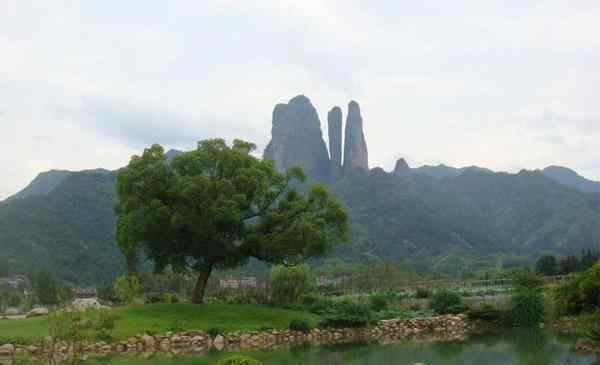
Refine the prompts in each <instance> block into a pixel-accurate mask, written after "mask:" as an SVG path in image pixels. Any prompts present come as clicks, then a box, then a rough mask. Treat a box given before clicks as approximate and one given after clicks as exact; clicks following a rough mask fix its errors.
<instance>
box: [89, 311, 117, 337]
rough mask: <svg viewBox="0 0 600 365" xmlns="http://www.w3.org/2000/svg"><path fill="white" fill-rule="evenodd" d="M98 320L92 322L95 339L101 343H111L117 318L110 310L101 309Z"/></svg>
mask: <svg viewBox="0 0 600 365" xmlns="http://www.w3.org/2000/svg"><path fill="white" fill-rule="evenodd" d="M97 313H98V314H97V318H96V319H95V320H94V321H93V322H92V327H93V330H94V337H95V338H96V339H97V340H99V341H111V340H112V339H113V336H112V331H113V330H114V329H115V322H116V320H117V316H116V315H115V314H114V313H112V312H111V311H110V310H109V309H99V310H98V312H97Z"/></svg>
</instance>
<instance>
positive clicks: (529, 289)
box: [509, 270, 546, 327]
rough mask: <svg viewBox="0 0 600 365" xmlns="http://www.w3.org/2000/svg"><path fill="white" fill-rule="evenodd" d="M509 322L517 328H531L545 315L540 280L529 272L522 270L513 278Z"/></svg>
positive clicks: (541, 281) (541, 282) (542, 282)
mask: <svg viewBox="0 0 600 365" xmlns="http://www.w3.org/2000/svg"><path fill="white" fill-rule="evenodd" d="M513 282H514V291H513V294H512V297H511V303H512V308H511V310H510V315H509V318H510V321H511V322H512V324H513V325H514V326H517V327H531V326H535V325H537V324H538V323H541V322H543V320H544V316H545V313H546V309H545V304H544V293H543V284H544V281H543V280H542V278H540V277H539V276H537V275H536V274H535V273H533V272H531V271H529V270H522V271H519V272H517V273H516V274H515V277H514V278H513Z"/></svg>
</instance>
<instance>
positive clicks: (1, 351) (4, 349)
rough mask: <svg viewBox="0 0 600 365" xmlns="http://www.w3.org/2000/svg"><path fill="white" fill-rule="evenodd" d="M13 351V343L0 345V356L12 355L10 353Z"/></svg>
mask: <svg viewBox="0 0 600 365" xmlns="http://www.w3.org/2000/svg"><path fill="white" fill-rule="evenodd" d="M14 352H15V345H12V344H10V343H9V344H6V345H2V346H0V356H12V354H13V353H14Z"/></svg>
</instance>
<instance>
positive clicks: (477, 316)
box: [467, 304, 505, 322]
mask: <svg viewBox="0 0 600 365" xmlns="http://www.w3.org/2000/svg"><path fill="white" fill-rule="evenodd" d="M467 315H468V316H469V318H470V319H472V320H476V321H484V322H501V321H503V320H504V318H505V315H504V312H502V311H501V310H498V309H496V308H495V307H494V306H492V305H489V304H485V305H483V306H481V308H479V309H472V310H469V311H468V312H467Z"/></svg>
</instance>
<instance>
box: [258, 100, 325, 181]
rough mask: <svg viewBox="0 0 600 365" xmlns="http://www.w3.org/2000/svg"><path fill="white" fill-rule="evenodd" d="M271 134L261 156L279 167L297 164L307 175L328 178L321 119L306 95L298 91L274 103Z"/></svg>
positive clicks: (320, 179)
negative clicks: (283, 101) (287, 98)
mask: <svg viewBox="0 0 600 365" xmlns="http://www.w3.org/2000/svg"><path fill="white" fill-rule="evenodd" d="M271 134H272V138H271V141H270V142H269V144H268V145H267V147H266V148H265V151H264V158H265V159H268V160H272V161H274V162H275V166H276V167H277V168H278V169H279V170H286V169H287V168H289V167H290V166H295V165H299V166H302V167H303V168H304V171H305V173H306V175H307V176H308V177H309V178H311V179H315V180H318V181H326V180H327V179H329V154H328V153H327V146H326V145H325V141H324V140H323V133H322V131H321V122H320V120H319V116H318V114H317V111H316V109H315V107H314V106H313V105H312V104H311V102H310V100H309V99H308V98H307V97H306V96H304V95H298V96H296V97H294V98H293V99H291V100H290V101H289V103H287V104H277V105H276V106H275V109H274V110H273V127H272V130H271Z"/></svg>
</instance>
